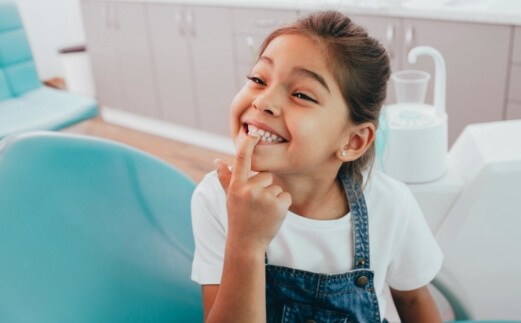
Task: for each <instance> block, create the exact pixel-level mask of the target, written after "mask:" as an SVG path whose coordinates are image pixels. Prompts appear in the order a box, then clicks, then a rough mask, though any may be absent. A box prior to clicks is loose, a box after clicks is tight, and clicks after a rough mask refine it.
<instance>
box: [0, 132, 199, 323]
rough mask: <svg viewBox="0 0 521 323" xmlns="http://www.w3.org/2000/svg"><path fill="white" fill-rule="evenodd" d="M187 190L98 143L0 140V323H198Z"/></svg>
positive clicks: (190, 186)
mask: <svg viewBox="0 0 521 323" xmlns="http://www.w3.org/2000/svg"><path fill="white" fill-rule="evenodd" d="M194 188H195V183H194V182H193V181H192V180H191V179H189V178H188V177H186V176H185V175H184V174H182V173H181V172H179V171H178V170H176V169H174V168H173V167H171V166H170V165H168V164H166V163H165V162H163V161H161V160H159V159H157V158H155V157H153V156H151V155H148V154H146V153H143V152H141V151H139V150H136V149H133V148H131V147H128V146H125V145H122V144H118V143H115V142H111V141H108V140H103V139H95V138H90V137H84V136H77V135H66V134H62V133H55V132H34V133H25V134H21V135H16V136H10V137H7V138H6V139H4V140H3V141H0V322H42V323H44V322H53V323H56V322H58V323H59V322H77V323H78V322H79V323H81V322H89V323H91V322H110V323H117V322H198V321H202V319H203V314H202V304H201V290H200V286H199V285H198V284H196V283H194V282H192V281H191V280H190V271H191V263H192V256H193V250H194V242H193V236H192V228H191V219H190V199H191V195H192V192H193V190H194Z"/></svg>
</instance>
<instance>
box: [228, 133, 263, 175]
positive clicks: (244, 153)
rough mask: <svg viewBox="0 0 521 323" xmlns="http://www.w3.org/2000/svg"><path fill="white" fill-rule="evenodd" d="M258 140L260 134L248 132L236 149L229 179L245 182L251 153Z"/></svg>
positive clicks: (249, 168)
mask: <svg viewBox="0 0 521 323" xmlns="http://www.w3.org/2000/svg"><path fill="white" fill-rule="evenodd" d="M259 140H260V136H259V135H258V134H257V133H255V134H248V135H247V136H246V137H245V138H244V141H243V142H242V144H241V145H240V146H239V148H238V150H237V155H236V156H235V163H234V164H233V172H232V177H231V181H232V182H233V181H238V182H246V181H247V180H248V177H249V175H250V171H251V155H252V154H253V150H254V149H255V146H256V145H257V143H258V142H259Z"/></svg>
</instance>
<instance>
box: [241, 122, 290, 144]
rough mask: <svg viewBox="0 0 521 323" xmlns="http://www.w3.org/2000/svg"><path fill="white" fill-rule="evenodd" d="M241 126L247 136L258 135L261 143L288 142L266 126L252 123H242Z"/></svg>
mask: <svg viewBox="0 0 521 323" xmlns="http://www.w3.org/2000/svg"><path fill="white" fill-rule="evenodd" d="M243 126H244V127H245V131H246V132H247V133H248V134H258V135H259V136H260V137H261V141H266V142H275V143H283V142H287V141H288V140H286V139H285V138H284V137H282V136H281V135H280V134H278V133H277V132H276V131H274V130H273V129H271V128H269V127H268V126H265V125H261V124H258V123H256V124H255V125H254V124H252V123H247V122H246V123H244V124H243Z"/></svg>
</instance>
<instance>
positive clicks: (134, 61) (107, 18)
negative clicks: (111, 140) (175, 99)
mask: <svg viewBox="0 0 521 323" xmlns="http://www.w3.org/2000/svg"><path fill="white" fill-rule="evenodd" d="M82 11H83V20H84V24H85V32H86V36H87V46H88V48H89V53H90V57H91V61H92V65H93V72H94V80H95V83H96V91H97V92H98V98H99V100H100V103H101V104H102V105H106V106H110V107H112V108H115V109H120V110H124V111H128V112H133V113H136V114H141V115H145V116H149V117H154V118H161V113H160V110H159V107H158V104H157V100H156V94H155V78H154V77H153V75H152V62H151V57H150V46H149V39H148V35H147V26H146V21H145V13H144V5H143V4H138V3H122V2H89V1H83V2H82Z"/></svg>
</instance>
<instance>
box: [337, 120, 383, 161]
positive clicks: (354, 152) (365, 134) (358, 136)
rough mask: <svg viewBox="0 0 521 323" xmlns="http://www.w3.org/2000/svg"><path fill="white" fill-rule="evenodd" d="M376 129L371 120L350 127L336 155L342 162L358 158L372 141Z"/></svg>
mask: <svg viewBox="0 0 521 323" xmlns="http://www.w3.org/2000/svg"><path fill="white" fill-rule="evenodd" d="M375 133H376V129H375V126H374V124H372V123H371V122H366V123H362V124H359V125H356V126H354V127H351V128H350V129H349V131H348V132H347V133H346V136H345V140H344V146H343V147H342V148H341V149H339V150H338V152H337V154H336V156H337V158H338V159H340V160H341V161H342V162H350V161H353V160H356V159H358V158H360V157H361V156H362V155H363V154H364V153H365V152H366V151H367V149H368V148H369V147H370V146H371V144H372V143H373V140H374V137H375Z"/></svg>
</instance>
